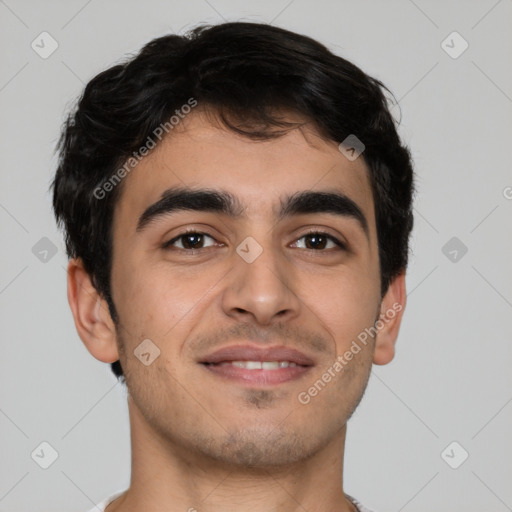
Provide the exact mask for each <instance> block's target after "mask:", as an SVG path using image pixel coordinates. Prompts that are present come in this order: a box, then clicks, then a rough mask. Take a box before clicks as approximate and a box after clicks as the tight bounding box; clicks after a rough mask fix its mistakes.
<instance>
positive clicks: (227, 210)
mask: <svg viewBox="0 0 512 512" xmlns="http://www.w3.org/2000/svg"><path fill="white" fill-rule="evenodd" d="M280 203H281V206H280V210H279V211H278V212H277V215H276V217H277V220H278V221H280V220H283V219H284V218H287V217H291V216H293V215H300V214H307V213H332V214H335V215H339V216H342V217H348V218H352V219H354V220H356V221H357V223H358V225H359V227H360V229H362V231H363V232H364V234H365V235H366V238H367V239H368V240H369V231H368V221H367V219H366V217H365V215H364V213H363V211H362V210H361V208H360V207H359V206H358V205H357V204H356V203H355V202H354V201H353V200H352V199H350V198H349V197H347V196H346V195H344V194H342V193H340V192H337V191H332V192H331V191H320V192H315V191H310V190H307V191H300V192H296V193H294V194H292V195H291V196H287V197H285V198H284V199H281V201H280ZM181 211H196V212H211V213H217V214H222V215H226V216H228V217H231V218H233V219H238V218H241V217H244V216H245V214H244V211H245V208H244V207H243V204H242V203H241V202H240V200H239V199H238V198H237V197H236V196H234V195H233V194H231V193H230V192H227V191H224V190H215V189H204V188H203V189H191V188H187V187H172V188H169V189H167V190H165V191H164V192H163V193H162V195H161V197H160V199H159V200H158V201H157V202H156V203H154V204H152V205H150V206H149V207H148V208H146V210H144V212H143V213H142V215H141V216H140V218H139V220H138V223H137V228H136V231H137V232H142V231H143V230H144V229H145V228H147V227H148V225H149V224H151V222H153V221H155V220H157V219H158V218H161V217H164V216H167V215H170V214H172V213H175V212H181Z"/></svg>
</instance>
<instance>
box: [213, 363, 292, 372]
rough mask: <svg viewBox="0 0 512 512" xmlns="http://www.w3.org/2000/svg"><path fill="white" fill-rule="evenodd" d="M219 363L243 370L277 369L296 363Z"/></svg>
mask: <svg viewBox="0 0 512 512" xmlns="http://www.w3.org/2000/svg"><path fill="white" fill-rule="evenodd" d="M221 364H222V366H226V365H232V366H235V367H236V368H243V369H245V370H278V369H279V368H288V367H294V366H297V363H293V362H290V361H231V362H224V363H221Z"/></svg>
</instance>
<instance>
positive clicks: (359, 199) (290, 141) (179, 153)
mask: <svg viewBox="0 0 512 512" xmlns="http://www.w3.org/2000/svg"><path fill="white" fill-rule="evenodd" d="M289 119H290V120H293V121H296V120H297V118H293V117H290V118H289ZM172 187H190V188H198V189H199V188H201V189H204V188H209V189H217V190H223V191H226V192H229V193H230V194H232V195H234V196H236V197H237V198H238V199H240V202H241V204H242V205H243V206H244V209H245V211H244V213H245V215H246V216H253V217H261V218H262V217H266V216H275V215H276V213H277V211H278V207H277V206H276V205H278V203H279V201H280V198H282V197H286V196H289V195H290V194H293V193H295V192H298V191H325V190H329V191H335V190H336V191H338V192H340V193H342V194H344V195H346V196H347V197H349V198H350V199H352V200H353V201H354V202H355V203H356V204H357V205H358V206H359V208H360V209H361V210H362V211H363V212H364V214H365V216H366V218H367V219H368V224H369V229H370V232H372V231H373V230H374V227H373V224H374V208H373V197H372V193H371V185H370V181H369V175H368V169H367V166H366V164H365V162H364V160H363V159H362V158H357V159H356V160H354V161H349V160H348V159H347V158H346V157H345V156H344V155H343V154H342V153H341V152H340V151H339V150H338V144H337V143H336V142H334V141H326V140H324V139H323V138H321V137H320V135H319V134H318V132H317V131H316V130H315V128H314V127H313V126H312V125H310V124H308V125H305V126H302V127H301V128H300V129H298V128H297V129H292V130H291V131H289V132H288V133H286V134H285V135H281V136H279V137H276V138H273V139H268V140H264V141H259V140H258V141H256V140H252V139H250V138H248V137H246V136H243V135H241V134H238V133H235V132H234V131H232V130H229V129H227V128H226V127H224V126H221V125H219V124H218V123H215V122H214V121H212V119H211V118H210V117H207V116H205V115H204V114H202V113H201V112H194V113H192V114H190V115H188V116H187V117H186V118H185V119H183V120H182V121H181V122H180V124H179V125H178V126H177V127H176V129H174V130H173V131H172V132H171V133H170V134H169V135H168V136H166V137H165V138H164V139H163V140H162V141H161V142H160V143H159V144H158V145H157V146H156V147H155V148H154V149H152V150H151V151H150V152H149V154H148V155H147V156H145V157H144V158H143V159H142V160H141V161H140V162H139V163H138V164H137V165H136V167H135V168H134V169H133V170H132V171H131V172H130V174H129V175H128V176H127V177H126V178H125V179H124V182H123V186H122V193H121V196H120V199H119V201H118V204H117V205H116V211H115V222H117V223H122V224H126V223H129V224H131V225H136V223H137V220H138V217H139V216H140V215H141V214H142V213H143V212H144V211H145V210H146V209H147V208H148V206H149V205H151V204H153V203H155V202H156V201H158V200H159V199H160V198H161V196H162V193H163V192H164V191H165V190H168V189H169V188H172Z"/></svg>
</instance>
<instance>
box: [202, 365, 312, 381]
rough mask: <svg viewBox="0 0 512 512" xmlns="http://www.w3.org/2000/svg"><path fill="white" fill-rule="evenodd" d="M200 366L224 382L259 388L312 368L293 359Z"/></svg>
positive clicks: (302, 373)
mask: <svg viewBox="0 0 512 512" xmlns="http://www.w3.org/2000/svg"><path fill="white" fill-rule="evenodd" d="M202 366H203V367H204V368H206V370H207V371H208V372H209V373H210V374H212V375H214V376H215V377H216V378H220V379H221V380H223V381H225V382H228V383H229V382H231V383H236V384H239V385H242V386H249V387H255V386H257V387H259V388H267V387H273V386H276V385H280V384H285V383H289V382H293V381H295V380H297V379H300V378H301V377H303V376H304V375H305V374H306V373H309V371H310V370H311V368H313V366H312V365H302V364H298V363H296V362H294V361H221V362H218V363H202Z"/></svg>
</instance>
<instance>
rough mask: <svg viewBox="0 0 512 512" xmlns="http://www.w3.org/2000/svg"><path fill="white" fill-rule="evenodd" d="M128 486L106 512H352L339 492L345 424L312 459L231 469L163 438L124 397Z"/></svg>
mask: <svg viewBox="0 0 512 512" xmlns="http://www.w3.org/2000/svg"><path fill="white" fill-rule="evenodd" d="M128 404H129V412H130V428H131V449H132V473H131V482H130V488H129V489H128V491H127V492H126V493H124V494H123V495H122V496H121V497H120V498H118V499H117V500H115V501H114V502H113V503H112V504H111V505H110V506H108V507H107V509H106V512H135V511H139V510H154V511H160V510H162V511H163V510H165V511H166V512H175V511H181V512H183V511H188V512H199V511H200V512H216V511H219V510H225V511H230V510H233V511H235V510H236V512H246V511H247V512H249V511H250V512H260V511H261V512H263V511H264V512H277V511H279V512H296V511H297V512H298V511H303V510H315V511H316V512H352V511H355V507H354V505H352V504H351V503H350V502H349V501H348V500H347V499H346V497H345V495H344V492H343V456H344V447H345V435H346V426H344V427H343V428H342V429H341V430H340V431H339V433H338V435H337V436H336V437H335V438H334V439H333V440H332V441H331V442H330V443H329V444H328V445H326V446H325V447H324V448H323V449H321V450H320V451H318V452H317V453H316V454H314V455H313V456H312V457H309V458H308V459H306V460H301V461H299V462H297V463H294V464H290V465H287V466H283V467H281V466H279V467H276V466H272V467H264V466H261V465H259V466H257V467H240V466H237V467H234V466H232V465H230V466H227V465H226V464H225V463H223V462H219V461H217V460H213V459H212V458H209V457H207V456H205V455H204V454H202V453H198V452H197V451H194V450H190V449H188V448H185V447H183V446H181V445H179V444H177V443H173V442H171V441H170V440H169V439H164V438H162V437H161V436H160V435H159V434H158V433H157V432H155V431H154V430H153V429H151V428H150V427H149V425H148V424H147V422H146V421H145V419H144V418H143V416H142V415H141V413H140V411H139V410H138V408H137V406H136V405H135V404H134V402H133V400H132V399H131V398H130V396H129V397H128Z"/></svg>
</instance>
